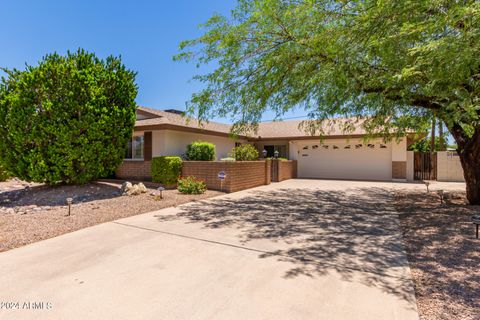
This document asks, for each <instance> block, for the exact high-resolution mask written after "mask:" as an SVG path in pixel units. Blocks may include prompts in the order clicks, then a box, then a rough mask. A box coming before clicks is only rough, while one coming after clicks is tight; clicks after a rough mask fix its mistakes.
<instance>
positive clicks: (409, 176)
mask: <svg viewBox="0 0 480 320" xmlns="http://www.w3.org/2000/svg"><path fill="white" fill-rule="evenodd" d="M413 171H414V163H413V151H407V181H413V180H414V174H413Z"/></svg>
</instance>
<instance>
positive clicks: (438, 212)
mask: <svg viewBox="0 0 480 320" xmlns="http://www.w3.org/2000/svg"><path fill="white" fill-rule="evenodd" d="M446 195H447V199H446V203H443V204H442V203H440V198H439V196H438V194H436V193H432V192H431V193H428V194H427V193H425V192H420V191H417V192H411V191H410V192H408V191H400V192H397V194H396V196H395V204H396V208H397V210H398V212H399V213H400V219H401V226H402V229H403V230H402V231H403V235H404V240H405V246H406V250H407V255H408V260H409V262H410V268H411V270H412V276H413V280H414V283H415V291H416V298H417V304H418V309H419V313H420V316H421V318H422V319H428V320H439V319H448V320H457V319H458V320H460V319H462V320H463V319H465V320H467V319H468V320H473V319H480V271H479V268H480V240H478V239H475V229H474V225H473V224H472V222H471V216H472V214H478V213H479V212H480V208H479V207H478V206H467V205H466V204H465V195H464V192H449V193H447V194H446Z"/></svg>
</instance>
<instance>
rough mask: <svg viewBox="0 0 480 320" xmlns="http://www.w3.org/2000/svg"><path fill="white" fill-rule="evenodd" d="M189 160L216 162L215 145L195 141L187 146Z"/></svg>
mask: <svg viewBox="0 0 480 320" xmlns="http://www.w3.org/2000/svg"><path fill="white" fill-rule="evenodd" d="M187 158H188V160H191V161H213V160H215V145H214V144H213V143H210V142H206V141H195V142H192V143H190V144H189V145H188V146H187Z"/></svg>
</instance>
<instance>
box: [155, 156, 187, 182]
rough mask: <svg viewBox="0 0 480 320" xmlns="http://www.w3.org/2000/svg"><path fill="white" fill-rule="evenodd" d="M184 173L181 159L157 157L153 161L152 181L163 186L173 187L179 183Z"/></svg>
mask: <svg viewBox="0 0 480 320" xmlns="http://www.w3.org/2000/svg"><path fill="white" fill-rule="evenodd" d="M181 173H182V159H181V158H180V157H155V158H153V159H152V181H153V182H158V183H161V184H163V185H167V186H168V185H173V184H176V183H177V182H178V179H179V178H180V175H181Z"/></svg>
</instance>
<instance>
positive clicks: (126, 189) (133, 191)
mask: <svg viewBox="0 0 480 320" xmlns="http://www.w3.org/2000/svg"><path fill="white" fill-rule="evenodd" d="M147 191H148V190H147V187H145V185H144V184H143V183H139V184H132V183H131V182H128V181H127V182H124V183H123V184H122V194H123V195H124V196H137V195H139V194H142V193H146V192H147Z"/></svg>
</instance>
